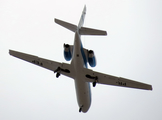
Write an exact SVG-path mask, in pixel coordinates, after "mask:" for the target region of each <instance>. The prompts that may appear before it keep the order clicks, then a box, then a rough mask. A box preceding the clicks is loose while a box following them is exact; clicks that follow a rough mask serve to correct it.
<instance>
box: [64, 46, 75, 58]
mask: <svg viewBox="0 0 162 120" xmlns="http://www.w3.org/2000/svg"><path fill="white" fill-rule="evenodd" d="M72 51H73V46H70V45H69V44H64V58H65V60H67V61H70V60H71V58H72V54H73V53H72Z"/></svg>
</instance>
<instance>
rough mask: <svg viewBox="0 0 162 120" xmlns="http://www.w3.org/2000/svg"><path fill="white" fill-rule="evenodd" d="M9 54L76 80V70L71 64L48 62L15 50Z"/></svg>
mask: <svg viewBox="0 0 162 120" xmlns="http://www.w3.org/2000/svg"><path fill="white" fill-rule="evenodd" d="M9 54H10V55H12V56H14V57H17V58H19V59H22V60H25V61H27V62H30V63H32V64H34V65H37V66H40V67H43V68H46V69H48V70H51V71H53V72H56V73H59V74H63V75H65V76H68V77H71V78H74V74H73V73H74V71H73V70H74V69H73V68H72V66H71V65H70V64H66V63H59V62H55V61H51V60H47V59H44V58H40V57H37V56H34V55H29V54H26V53H21V52H17V51H14V50H9Z"/></svg>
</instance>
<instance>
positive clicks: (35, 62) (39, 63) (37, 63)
mask: <svg viewBox="0 0 162 120" xmlns="http://www.w3.org/2000/svg"><path fill="white" fill-rule="evenodd" d="M32 63H34V64H36V65H40V66H43V63H41V62H39V61H37V60H33V61H32Z"/></svg>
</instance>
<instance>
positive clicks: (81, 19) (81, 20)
mask: <svg viewBox="0 0 162 120" xmlns="http://www.w3.org/2000/svg"><path fill="white" fill-rule="evenodd" d="M85 15H86V6H84V9H83V12H82V16H81V18H80V21H79V24H78V28H79V29H80V28H81V27H82V26H83V24H84V18H85Z"/></svg>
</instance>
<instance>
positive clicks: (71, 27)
mask: <svg viewBox="0 0 162 120" xmlns="http://www.w3.org/2000/svg"><path fill="white" fill-rule="evenodd" d="M85 15H86V6H84V9H83V12H82V15H81V18H80V21H79V24H78V26H76V25H74V24H71V23H68V22H65V21H62V20H59V19H56V18H55V22H56V23H57V24H59V25H61V26H63V27H65V28H67V29H68V30H70V31H72V32H76V31H78V32H79V34H80V35H107V32H106V31H103V30H98V29H92V28H86V27H83V24H84V19H85Z"/></svg>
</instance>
